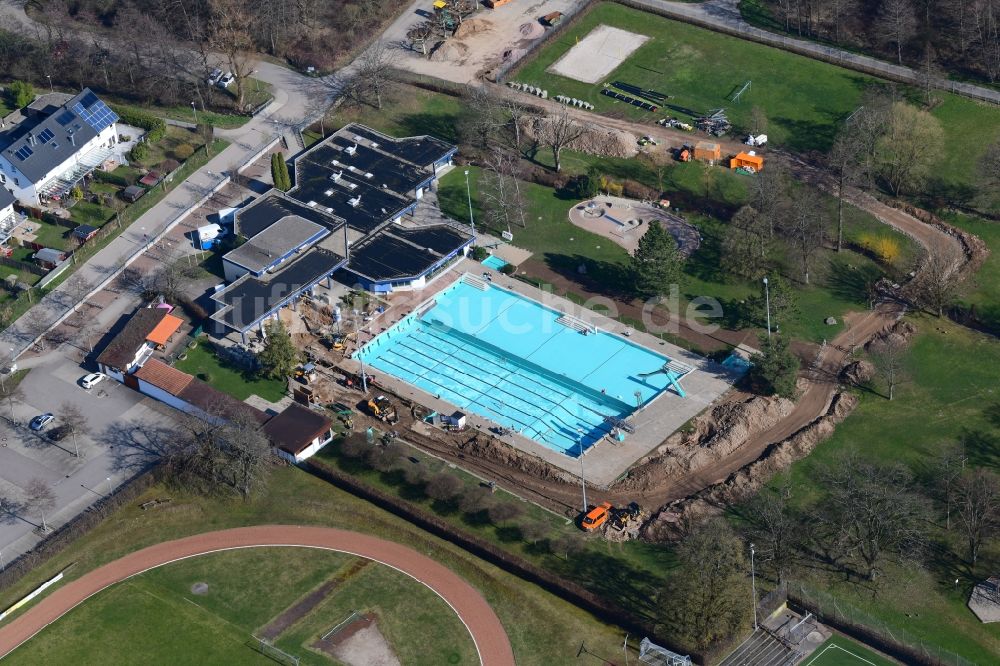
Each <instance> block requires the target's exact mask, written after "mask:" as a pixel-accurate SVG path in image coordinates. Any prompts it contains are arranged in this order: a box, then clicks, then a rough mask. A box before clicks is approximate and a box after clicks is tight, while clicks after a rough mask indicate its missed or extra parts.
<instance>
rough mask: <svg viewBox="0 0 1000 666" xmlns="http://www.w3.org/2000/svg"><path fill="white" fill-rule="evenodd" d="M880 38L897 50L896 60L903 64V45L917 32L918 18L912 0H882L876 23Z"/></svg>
mask: <svg viewBox="0 0 1000 666" xmlns="http://www.w3.org/2000/svg"><path fill="white" fill-rule="evenodd" d="M876 27H877V30H878V34H879V37H880V39H881V40H882V42H883V43H885V44H886V45H892V46H894V47H895V50H896V61H897V62H898V63H899V64H900V65H902V64H903V46H905V45H906V43H907V42H908V41H909V40H910V39H912V38H913V36H914V35H915V34H916V32H917V18H916V15H915V13H914V9H913V2H912V0H882V8H881V9H880V10H879V15H878V22H877V24H876Z"/></svg>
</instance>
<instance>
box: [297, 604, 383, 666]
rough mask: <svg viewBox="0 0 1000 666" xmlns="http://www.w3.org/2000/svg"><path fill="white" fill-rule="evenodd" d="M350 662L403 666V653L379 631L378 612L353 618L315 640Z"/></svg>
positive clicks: (349, 665) (326, 650) (365, 665)
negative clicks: (401, 663) (401, 662)
mask: <svg viewBox="0 0 1000 666" xmlns="http://www.w3.org/2000/svg"><path fill="white" fill-rule="evenodd" d="M312 647H313V648H314V649H316V650H321V651H322V652H324V653H326V654H328V655H330V656H331V657H333V658H334V659H336V660H337V661H339V662H342V663H344V664H346V665H347V666H400V661H399V657H397V656H396V653H395V652H394V651H393V649H392V646H391V645H390V644H389V641H388V640H386V638H385V636H383V635H382V632H381V631H379V628H378V622H377V620H376V617H375V615H374V614H368V615H364V616H362V617H361V618H359V619H357V620H355V621H353V622H351V623H350V624H348V625H347V626H346V627H344V628H343V629H341V630H340V631H338V632H337V633H336V634H335V635H333V636H331V637H330V638H328V639H326V640H322V639H321V640H318V641H316V642H315V643H313V644H312Z"/></svg>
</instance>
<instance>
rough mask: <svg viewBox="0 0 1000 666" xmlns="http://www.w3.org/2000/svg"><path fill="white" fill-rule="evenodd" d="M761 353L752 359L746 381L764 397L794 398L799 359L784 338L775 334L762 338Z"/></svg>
mask: <svg viewBox="0 0 1000 666" xmlns="http://www.w3.org/2000/svg"><path fill="white" fill-rule="evenodd" d="M760 349H761V351H760V352H759V353H756V354H753V355H752V356H751V357H750V363H751V364H752V365H751V367H750V371H749V372H748V373H747V375H746V377H747V379H746V381H747V382H749V384H750V386H751V387H752V388H753V389H754V390H755V391H758V392H760V393H761V394H763V395H780V396H782V397H784V398H794V397H795V393H796V389H795V383H796V380H797V379H798V374H799V359H798V357H797V356H796V355H795V354H793V353H792V350H791V349H790V348H789V346H788V341H787V340H786V339H785V337H784V336H782V335H778V334H777V333H774V334H772V335H766V334H763V335H761V336H760Z"/></svg>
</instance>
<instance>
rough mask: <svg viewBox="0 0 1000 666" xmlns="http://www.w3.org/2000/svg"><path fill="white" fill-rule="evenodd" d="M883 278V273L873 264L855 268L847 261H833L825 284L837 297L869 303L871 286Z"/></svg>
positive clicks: (829, 265) (828, 268) (830, 263)
mask: <svg viewBox="0 0 1000 666" xmlns="http://www.w3.org/2000/svg"><path fill="white" fill-rule="evenodd" d="M881 277H882V271H881V270H879V268H878V267H877V266H874V265H872V264H866V265H863V266H855V265H853V264H850V263H848V262H846V261H840V260H833V261H830V262H829V264H828V266H827V272H826V276H825V278H826V279H825V282H826V286H827V287H828V288H829V289H830V291H831V292H832V293H833V294H834V295H835V296H837V297H839V298H843V299H844V300H848V301H854V302H857V303H865V302H867V301H868V294H869V293H870V290H871V285H873V284H875V282H877V281H878V280H879V278H881Z"/></svg>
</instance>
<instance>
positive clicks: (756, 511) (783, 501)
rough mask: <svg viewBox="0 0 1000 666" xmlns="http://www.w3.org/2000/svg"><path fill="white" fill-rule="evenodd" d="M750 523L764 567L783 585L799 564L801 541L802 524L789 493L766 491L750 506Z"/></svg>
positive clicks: (785, 490)
mask: <svg viewBox="0 0 1000 666" xmlns="http://www.w3.org/2000/svg"><path fill="white" fill-rule="evenodd" d="M747 519H748V523H749V526H750V528H749V531H750V536H751V539H752V540H753V542H754V544H755V545H756V547H757V554H758V557H760V561H761V563H762V564H763V565H764V566H765V567H767V568H770V569H771V570H772V571H773V573H774V578H775V580H777V581H778V582H779V583H780V582H781V581H783V580H785V577H786V576H787V575H788V573H789V572H790V571H791V569H792V567H793V566H794V564H795V560H796V550H797V548H798V544H799V541H800V535H799V529H800V523H799V521H798V519H797V517H796V516H795V514H794V513H793V511H792V508H791V506H790V505H789V503H788V489H787V488H779V489H778V490H777V492H770V491H762V492H761V493H760V494H758V495H757V496H756V497H754V499H753V500H752V501H751V502H750V504H749V505H748V507H747Z"/></svg>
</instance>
